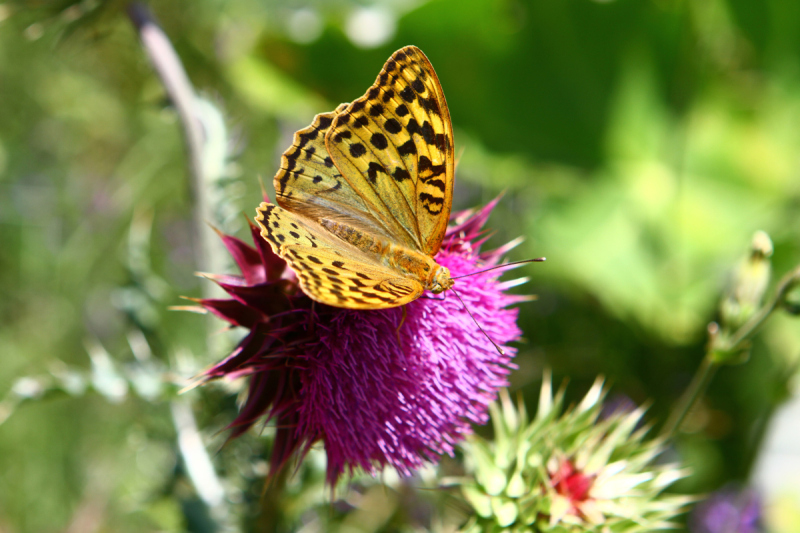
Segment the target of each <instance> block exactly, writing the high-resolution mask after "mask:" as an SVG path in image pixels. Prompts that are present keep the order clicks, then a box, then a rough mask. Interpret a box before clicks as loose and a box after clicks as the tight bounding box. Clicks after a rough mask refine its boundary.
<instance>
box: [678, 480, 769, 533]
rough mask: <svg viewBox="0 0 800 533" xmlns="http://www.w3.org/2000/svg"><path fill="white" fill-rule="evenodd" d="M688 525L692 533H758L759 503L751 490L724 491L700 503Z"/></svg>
mask: <svg viewBox="0 0 800 533" xmlns="http://www.w3.org/2000/svg"><path fill="white" fill-rule="evenodd" d="M689 523H690V531H691V532H692V533H758V532H759V531H762V527H761V499H760V498H759V496H758V494H757V493H756V492H755V491H753V490H751V489H741V490H739V489H735V488H731V487H728V488H724V489H722V490H719V491H717V492H715V493H713V494H712V495H711V496H709V497H708V499H706V500H705V501H703V502H701V503H699V504H698V505H697V507H695V508H694V511H693V512H692V516H691V520H690V521H689Z"/></svg>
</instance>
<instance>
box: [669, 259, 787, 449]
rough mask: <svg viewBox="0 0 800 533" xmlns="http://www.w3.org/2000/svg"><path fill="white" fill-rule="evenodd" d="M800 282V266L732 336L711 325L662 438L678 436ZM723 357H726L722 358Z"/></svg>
mask: <svg viewBox="0 0 800 533" xmlns="http://www.w3.org/2000/svg"><path fill="white" fill-rule="evenodd" d="M799 282H800V265H797V266H796V267H795V268H794V269H793V270H791V271H789V272H787V273H786V274H785V275H784V276H783V278H781V281H780V282H779V283H778V287H777V288H776V289H775V294H774V295H773V296H772V298H770V300H769V302H767V303H766V304H765V305H764V306H762V307H761V309H759V310H758V312H756V313H755V314H754V315H753V316H752V317H750V319H749V320H748V321H747V322H745V323H744V324H743V325H742V326H741V327H740V328H739V329H738V330H736V332H735V333H734V334H733V335H731V336H723V335H720V334H719V326H718V325H717V324H716V323H714V322H712V323H711V324H709V327H708V331H709V337H710V338H709V342H708V347H707V348H706V354H705V357H704V358H703V362H702V363H701V364H700V368H698V369H697V373H696V374H695V376H694V377H693V378H692V382H691V383H690V384H689V387H688V388H687V389H686V392H684V393H683V396H681V399H680V401H679V402H678V404H677V405H676V406H675V408H674V409H673V411H672V413H671V414H670V416H669V418H668V419H667V422H666V423H665V424H664V427H663V428H662V430H661V436H662V437H664V438H665V439H672V438H674V437H675V435H676V434H677V432H678V430H679V429H680V427H681V425H682V424H683V421H684V420H685V419H686V416H687V415H688V414H689V412H690V411H691V410H692V409H693V408H694V406H695V404H697V401H698V400H699V399H700V398H702V397H703V396H704V395H705V392H706V389H708V385H709V384H710V383H711V380H712V379H713V377H714V374H715V372H716V371H717V369H718V368H719V367H720V366H722V365H723V364H725V363H726V362H728V361H729V360H730V356H731V355H732V354H735V353H737V352H738V351H739V350H741V349H742V348H743V347H744V346H745V344H746V343H747V342H748V341H749V340H750V339H751V338H752V337H753V335H755V333H756V332H757V331H758V330H759V328H760V327H761V326H762V324H764V322H766V320H767V318H769V317H770V315H772V313H773V312H774V311H775V310H776V309H777V308H778V307H779V306H780V305H781V304H782V303H783V302H784V300H785V298H786V295H787V294H788V293H789V291H790V290H791V289H793V288H794V287H795V286H796V285H797V284H798V283H799ZM722 354H724V355H725V357H720V355H722Z"/></svg>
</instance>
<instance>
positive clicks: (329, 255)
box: [256, 202, 424, 309]
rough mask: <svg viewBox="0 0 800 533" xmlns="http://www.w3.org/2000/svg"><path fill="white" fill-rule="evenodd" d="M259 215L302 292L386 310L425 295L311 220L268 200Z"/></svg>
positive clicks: (320, 299) (347, 304) (411, 282)
mask: <svg viewBox="0 0 800 533" xmlns="http://www.w3.org/2000/svg"><path fill="white" fill-rule="evenodd" d="M257 211H258V214H257V215H256V222H257V223H258V225H259V226H260V228H261V235H262V236H263V237H264V239H266V240H267V242H269V243H270V245H271V247H272V249H273V251H274V252H275V253H276V254H278V255H280V256H281V257H283V258H284V259H285V260H286V261H287V262H288V263H289V265H290V266H291V267H292V270H294V271H295V273H296V274H297V276H298V278H299V279H300V285H301V287H302V289H303V291H304V292H305V293H306V294H308V295H309V296H310V297H311V298H312V299H314V300H316V301H318V302H320V303H325V304H328V305H334V306H337V307H347V308H349V309H385V308H389V307H396V306H398V305H403V304H406V303H408V302H410V301H413V300H415V299H417V298H418V297H419V295H420V294H422V292H423V291H424V288H423V286H422V284H420V283H419V282H418V281H416V280H413V279H409V278H403V277H402V276H400V275H399V274H398V273H397V272H395V271H393V270H391V269H390V268H387V267H386V266H384V265H382V264H380V263H379V262H377V261H376V258H374V257H370V256H367V255H365V254H363V253H362V252H360V251H359V250H357V249H355V248H353V247H352V246H350V245H348V244H346V243H343V242H341V241H338V240H336V239H335V238H334V237H332V236H331V235H329V234H328V233H327V232H326V231H325V230H324V229H322V228H320V227H319V226H317V225H316V224H315V223H313V222H309V221H307V220H304V219H303V218H302V217H299V216H297V215H295V214H293V213H291V212H289V211H286V210H285V209H283V208H281V207H278V206H276V205H272V204H268V203H266V202H264V203H262V204H261V206H259V207H258V209H257Z"/></svg>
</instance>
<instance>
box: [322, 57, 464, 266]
mask: <svg viewBox="0 0 800 533" xmlns="http://www.w3.org/2000/svg"><path fill="white" fill-rule="evenodd" d="M325 144H326V146H327V148H328V152H329V153H330V154H331V157H332V158H333V161H334V163H335V164H336V166H337V167H338V168H339V169H340V170H341V172H342V174H343V175H344V177H345V179H346V180H347V181H348V182H349V183H350V185H351V186H352V188H353V189H354V190H355V191H357V192H358V193H359V194H360V196H361V197H362V198H363V200H364V201H365V202H366V203H367V204H368V205H370V207H371V208H372V210H373V212H375V213H376V216H377V218H379V219H385V218H393V219H395V220H397V221H398V222H399V224H400V225H401V226H402V229H403V231H402V233H400V234H397V235H393V237H395V238H396V239H397V240H398V241H401V242H402V241H403V240H407V239H408V238H411V239H412V240H413V241H414V243H415V246H414V247H413V248H414V249H416V250H418V251H421V252H423V253H425V254H427V255H435V254H436V252H438V250H439V246H440V245H441V241H442V238H443V237H444V233H445V231H446V229H447V221H448V219H449V216H450V207H451V199H452V189H453V178H454V163H453V131H452V126H451V124H450V114H449V111H448V109H447V104H446V102H445V99H444V93H443V92H442V88H441V85H440V84H439V80H438V78H437V77H436V73H435V72H434V70H433V67H432V66H431V64H430V62H429V61H428V59H427V58H426V57H425V55H424V54H423V53H422V52H421V51H420V50H419V49H417V48H416V47H413V46H408V47H406V48H403V49H401V50H398V51H397V52H395V53H394V54H393V55H392V57H391V58H390V59H389V60H388V61H387V62H386V64H385V65H384V67H383V70H382V71H381V73H380V74H379V75H378V78H377V80H376V81H375V84H374V85H373V86H372V87H371V88H370V89H369V90H368V91H367V93H366V94H365V95H364V96H363V97H361V98H359V99H358V100H356V101H355V102H353V103H352V104H350V105H349V106H347V107H346V108H345V109H344V110H342V111H341V112H340V113H339V114H338V115H337V116H336V118H335V119H334V121H333V125H332V126H331V128H330V129H329V130H328V132H327V134H326V136H325Z"/></svg>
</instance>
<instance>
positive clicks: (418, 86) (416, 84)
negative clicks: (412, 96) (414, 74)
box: [409, 78, 425, 102]
mask: <svg viewBox="0 0 800 533" xmlns="http://www.w3.org/2000/svg"><path fill="white" fill-rule="evenodd" d="M411 87H413V88H414V90H415V91H417V92H418V93H420V94H422V93H424V92H425V84H424V83H422V80H420V79H419V78H417V79H415V80H414V81H412V82H411ZM410 101H411V100H409V102H410Z"/></svg>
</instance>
